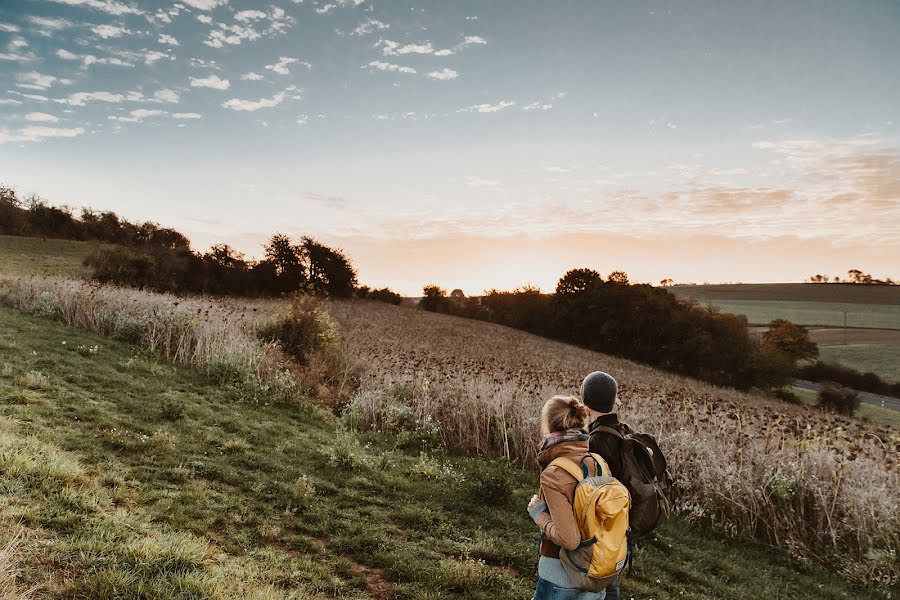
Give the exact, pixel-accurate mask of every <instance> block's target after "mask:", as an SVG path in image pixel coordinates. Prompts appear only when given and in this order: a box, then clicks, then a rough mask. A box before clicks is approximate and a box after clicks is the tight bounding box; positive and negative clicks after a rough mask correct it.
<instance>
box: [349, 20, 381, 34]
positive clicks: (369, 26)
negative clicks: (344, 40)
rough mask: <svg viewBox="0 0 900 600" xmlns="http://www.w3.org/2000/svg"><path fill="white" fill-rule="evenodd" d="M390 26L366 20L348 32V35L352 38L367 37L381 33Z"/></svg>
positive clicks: (377, 21)
mask: <svg viewBox="0 0 900 600" xmlns="http://www.w3.org/2000/svg"><path fill="white" fill-rule="evenodd" d="M390 27H391V26H390V25H388V24H387V23H383V22H382V21H379V20H377V19H372V18H368V19H366V20H365V21H363V22H362V23H360V24H359V25H357V26H356V29H354V30H353V31H351V32H350V35H353V36H357V37H359V36H363V35H369V34H370V33H373V32H375V31H383V30H385V29H390Z"/></svg>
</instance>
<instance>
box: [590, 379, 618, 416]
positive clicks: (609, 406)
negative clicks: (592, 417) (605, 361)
mask: <svg viewBox="0 0 900 600" xmlns="http://www.w3.org/2000/svg"><path fill="white" fill-rule="evenodd" d="M618 392H619V385H618V384H617V383H616V380H615V379H613V377H612V375H610V374H608V373H604V372H603V371H594V372H593V373H591V374H590V375H588V376H587V377H585V378H584V381H582V382H581V402H582V403H584V405H585V406H587V407H588V408H590V409H592V410H596V411H597V412H602V413H608V412H612V410H613V406H615V404H616V394H618Z"/></svg>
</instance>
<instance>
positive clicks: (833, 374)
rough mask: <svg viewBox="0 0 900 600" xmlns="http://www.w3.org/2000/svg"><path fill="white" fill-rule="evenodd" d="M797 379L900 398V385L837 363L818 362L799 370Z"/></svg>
mask: <svg viewBox="0 0 900 600" xmlns="http://www.w3.org/2000/svg"><path fill="white" fill-rule="evenodd" d="M797 377H799V378H801V379H808V380H810V381H819V382H821V381H832V382H835V383H839V384H841V385H843V386H846V387H850V388H853V389H854V390H860V391H863V392H871V393H873V394H884V395H887V396H894V397H895V398H900V383H888V382H887V381H884V380H883V379H881V377H879V376H878V375H876V374H875V373H861V372H859V371H857V370H856V369H852V368H850V367H845V366H844V365H839V364H836V363H828V362H823V361H816V362H814V363H812V364H809V365H805V366H803V367H801V368H800V369H798V370H797Z"/></svg>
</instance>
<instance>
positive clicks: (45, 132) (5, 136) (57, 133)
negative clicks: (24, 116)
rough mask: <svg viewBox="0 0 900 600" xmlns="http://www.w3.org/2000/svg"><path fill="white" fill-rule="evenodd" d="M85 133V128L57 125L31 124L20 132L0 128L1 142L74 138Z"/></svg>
mask: <svg viewBox="0 0 900 600" xmlns="http://www.w3.org/2000/svg"><path fill="white" fill-rule="evenodd" d="M83 133H84V129H82V128H81V127H77V128H74V129H63V128H57V127H44V126H31V127H25V128H24V129H20V130H19V131H18V132H11V131H8V130H0V144H5V143H9V142H40V141H41V140H44V139H47V138H72V137H76V136H79V135H81V134H83Z"/></svg>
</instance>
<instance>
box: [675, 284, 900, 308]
mask: <svg viewBox="0 0 900 600" xmlns="http://www.w3.org/2000/svg"><path fill="white" fill-rule="evenodd" d="M669 290H670V291H672V292H673V293H674V294H675V295H677V296H680V297H683V298H696V299H697V300H700V301H701V302H710V301H715V302H716V303H718V301H720V300H728V301H734V300H763V301H765V300H782V301H794V302H837V303H842V304H893V305H898V304H900V286H896V285H895V286H883V285H854V284H842V283H837V284H835V283H827V284H822V283H741V284H729V285H679V286H675V287H671V288H669Z"/></svg>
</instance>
